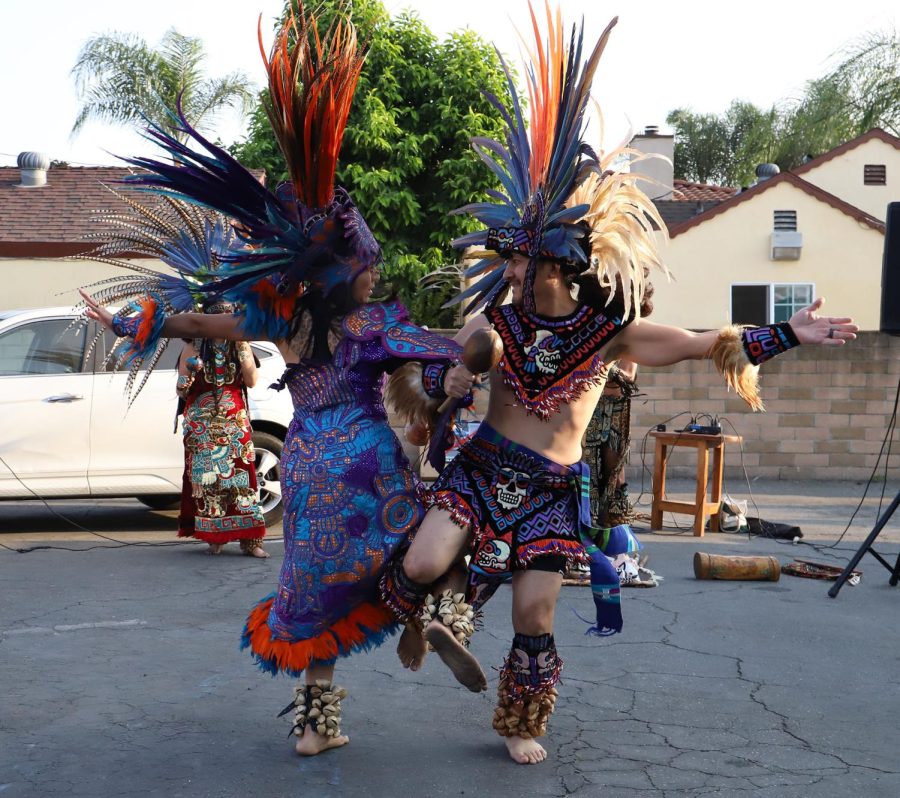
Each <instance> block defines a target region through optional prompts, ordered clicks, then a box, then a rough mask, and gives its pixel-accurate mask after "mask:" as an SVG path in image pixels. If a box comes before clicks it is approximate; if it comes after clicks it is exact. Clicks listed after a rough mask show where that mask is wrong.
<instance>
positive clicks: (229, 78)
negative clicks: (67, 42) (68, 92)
mask: <svg viewBox="0 0 900 798" xmlns="http://www.w3.org/2000/svg"><path fill="white" fill-rule="evenodd" d="M205 57H206V53H205V52H204V50H203V43H202V42H201V41H200V39H196V38H193V37H191V36H184V35H182V34H181V33H178V31H176V30H175V29H174V28H172V29H170V30H169V31H167V32H166V34H165V35H164V36H163V39H162V41H161V42H160V45H159V47H158V48H157V49H153V48H151V47H148V45H147V43H146V42H145V41H144V40H143V39H142V38H141V37H140V36H137V35H135V34H128V33H105V34H101V35H99V36H94V37H92V38H91V39H88V41H87V42H85V44H84V46H83V47H82V48H81V52H80V53H79V55H78V61H77V62H76V64H75V66H74V67H73V68H72V75H73V76H74V78H75V85H76V88H77V90H78V93H79V95H80V97H81V98H82V99H83V105H82V106H81V110H80V111H79V112H78V118H77V119H76V120H75V124H74V125H73V127H72V135H75V134H76V133H77V132H78V131H79V130H80V129H81V128H82V127H83V126H84V125H85V123H86V122H88V121H90V120H100V121H104V122H112V123H114V124H124V125H137V126H143V125H144V124H146V122H147V121H148V120H149V121H150V122H153V123H154V124H156V125H159V126H160V127H161V128H163V129H164V130H165V131H166V132H167V133H169V134H170V135H172V136H174V137H176V138H178V139H180V140H184V134H181V133H180V132H179V131H178V130H177V121H176V120H175V119H173V118H172V116H171V110H173V109H174V108H175V106H176V104H177V103H178V102H179V100H180V102H181V109H182V112H183V113H184V116H185V118H186V119H187V120H188V122H189V123H190V124H191V125H192V126H194V127H195V128H198V129H202V128H203V127H204V126H208V125H209V124H210V123H211V122H212V120H213V117H214V116H215V115H216V114H217V113H218V112H220V111H221V110H222V109H223V108H225V107H226V106H231V107H237V108H238V109H239V110H240V111H241V113H242V114H243V113H246V112H247V111H248V110H249V109H250V107H251V103H252V100H253V92H252V90H253V85H252V84H251V83H250V80H249V78H248V77H247V76H246V75H245V74H244V73H243V72H232V73H231V74H230V75H226V76H225V77H221V78H205V77H204V76H203V73H202V71H201V69H200V66H201V62H202V61H203V59H204V58H205Z"/></svg>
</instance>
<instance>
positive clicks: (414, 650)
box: [397, 623, 428, 671]
mask: <svg viewBox="0 0 900 798" xmlns="http://www.w3.org/2000/svg"><path fill="white" fill-rule="evenodd" d="M427 653H428V646H427V645H426V643H425V638H424V637H422V630H421V629H420V628H419V626H418V625H417V624H414V623H408V624H406V627H405V628H404V629H403V634H402V635H400V642H399V643H397V656H398V657H400V662H402V663H403V667H404V668H409V669H410V670H411V671H417V670H419V668H421V667H422V663H423V662H424V661H425V655H426V654H427Z"/></svg>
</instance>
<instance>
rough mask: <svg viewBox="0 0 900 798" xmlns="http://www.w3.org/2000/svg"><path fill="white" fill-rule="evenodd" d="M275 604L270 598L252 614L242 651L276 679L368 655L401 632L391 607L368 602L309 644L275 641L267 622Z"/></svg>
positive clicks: (249, 617)
mask: <svg viewBox="0 0 900 798" xmlns="http://www.w3.org/2000/svg"><path fill="white" fill-rule="evenodd" d="M274 600H275V596H274V594H273V595H270V596H267V597H266V598H264V599H263V600H262V601H261V602H260V603H259V604H257V605H256V606H255V607H254V608H253V609H252V610H251V612H250V615H249V616H248V617H247V624H246V626H245V627H244V634H243V635H242V637H241V648H242V649H244V648H247V647H249V648H250V651H251V653H252V654H253V656H254V658H255V659H256V661H257V664H258V665H259V667H260V668H261V669H262V670H264V671H266V672H268V673H271V674H272V675H273V676H274V675H276V674H278V673H279V672H284V673H286V674H288V675H290V676H299V675H300V673H301V672H302V671H304V670H305V669H306V668H307V667H308V666H309V663H310V662H312V661H313V660H320V661H323V662H329V661H331V660H334V659H336V658H337V657H339V656H346V655H347V654H351V653H354V652H357V651H367V650H368V649H370V648H374V647H375V646H377V645H380V644H381V643H383V642H384V640H385V638H387V637H388V636H389V635H392V634H393V633H394V632H396V631H397V628H398V626H397V620H396V619H395V618H394V616H393V614H392V613H391V611H390V609H388V607H386V606H385V605H384V604H381V603H378V604H373V603H371V602H366V603H364V604H360V605H359V606H357V607H354V608H353V609H352V610H351V611H350V612H349V613H348V614H347V615H345V616H344V617H343V618H341V619H340V620H339V621H335V623H333V624H332V625H331V626H330V627H329V628H328V629H326V630H325V631H324V632H322V633H321V634H318V635H316V636H315V637H311V638H309V639H308V640H298V641H296V642H291V641H289V640H278V639H273V638H272V630H271V629H270V628H269V625H268V623H267V620H268V617H269V611H270V610H271V608H272V602H273V601H274Z"/></svg>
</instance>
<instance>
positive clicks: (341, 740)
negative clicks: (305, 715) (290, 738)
mask: <svg viewBox="0 0 900 798" xmlns="http://www.w3.org/2000/svg"><path fill="white" fill-rule="evenodd" d="M349 742H350V738H349V737H347V735H345V734H341V735H339V736H337V737H325V736H323V735H321V734H317V733H316V731H315V729H313V727H312V726H307V727H306V728H305V729H304V730H303V736H302V737H301V738H300V739H299V740H297V745H296V746H295V750H296V751H297V753H298V754H300V756H315V755H316V754H321V753H322V752H323V751H327V750H328V749H329V748H340V747H341V746H342V745H347V743H349Z"/></svg>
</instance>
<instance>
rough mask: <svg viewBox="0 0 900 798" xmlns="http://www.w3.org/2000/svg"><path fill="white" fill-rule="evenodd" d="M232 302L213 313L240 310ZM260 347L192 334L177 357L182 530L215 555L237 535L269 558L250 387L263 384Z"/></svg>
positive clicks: (252, 552) (244, 547) (215, 306)
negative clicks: (257, 357)
mask: <svg viewBox="0 0 900 798" xmlns="http://www.w3.org/2000/svg"><path fill="white" fill-rule="evenodd" d="M233 311H234V307H233V306H232V305H231V304H230V303H225V302H217V301H212V302H211V303H209V302H208V303H207V305H206V307H205V312H207V313H233ZM256 380H257V371H256V361H255V358H254V356H253V350H251V349H250V344H249V343H247V342H246V341H238V342H237V343H235V342H233V341H225V340H223V339H215V340H205V339H199V340H189V341H186V342H185V345H184V349H183V350H182V352H181V356H180V358H179V361H178V378H177V382H176V388H175V390H176V392H177V394H178V398H179V403H178V410H179V414H183V416H184V420H183V422H182V433H183V436H184V477H183V481H182V489H181V510H180V512H179V514H178V536H179V537H195V538H197V539H199V540H204V541H206V542H207V543H208V544H209V551H210V554H220V553H221V551H222V548H223V547H224V545H225V544H226V543H228V542H230V541H235V540H236V541H238V542H239V543H240V546H241V551H243V553H244V554H246V555H247V556H250V557H263V558H264V557H268V556H269V555H268V553H267V552H266V550H265V549H264V548H263V545H262V544H263V538H264V537H265V534H266V524H265V520H264V518H263V514H262V510H261V509H260V506H259V503H258V501H257V499H258V492H257V484H256V468H255V459H256V457H255V453H254V451H253V442H252V440H251V438H252V434H253V430H252V429H251V428H250V418H249V416H248V415H247V389H248V388H253V387H254V386H255V385H256Z"/></svg>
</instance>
